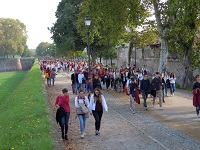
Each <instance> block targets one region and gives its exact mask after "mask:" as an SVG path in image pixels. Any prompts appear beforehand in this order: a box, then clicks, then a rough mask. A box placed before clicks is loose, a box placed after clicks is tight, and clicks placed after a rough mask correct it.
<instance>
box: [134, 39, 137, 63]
mask: <svg viewBox="0 0 200 150" xmlns="http://www.w3.org/2000/svg"><path fill="white" fill-rule="evenodd" d="M136 40H137V36H136V35H134V36H133V41H134V44H135V66H137V65H136Z"/></svg>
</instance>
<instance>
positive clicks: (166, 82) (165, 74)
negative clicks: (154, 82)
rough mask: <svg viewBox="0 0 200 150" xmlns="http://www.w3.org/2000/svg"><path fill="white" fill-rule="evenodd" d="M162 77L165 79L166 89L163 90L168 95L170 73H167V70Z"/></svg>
mask: <svg viewBox="0 0 200 150" xmlns="http://www.w3.org/2000/svg"><path fill="white" fill-rule="evenodd" d="M162 78H163V80H164V84H163V86H164V90H163V94H164V95H165V96H167V89H168V81H169V77H168V74H167V71H164V72H163V74H162Z"/></svg>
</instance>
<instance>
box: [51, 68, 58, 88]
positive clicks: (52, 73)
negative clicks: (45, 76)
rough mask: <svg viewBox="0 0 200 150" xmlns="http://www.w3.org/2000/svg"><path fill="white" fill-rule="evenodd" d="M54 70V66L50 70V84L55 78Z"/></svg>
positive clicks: (52, 83)
mask: <svg viewBox="0 0 200 150" xmlns="http://www.w3.org/2000/svg"><path fill="white" fill-rule="evenodd" d="M56 75H57V74H56V70H55V69H54V68H52V71H51V75H50V80H51V82H50V83H51V85H53V86H54V83H55V78H56Z"/></svg>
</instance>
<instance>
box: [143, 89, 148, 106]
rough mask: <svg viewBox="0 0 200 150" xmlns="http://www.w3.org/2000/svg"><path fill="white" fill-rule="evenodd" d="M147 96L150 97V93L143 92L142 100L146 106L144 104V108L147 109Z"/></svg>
mask: <svg viewBox="0 0 200 150" xmlns="http://www.w3.org/2000/svg"><path fill="white" fill-rule="evenodd" d="M147 96H148V93H147V92H146V91H142V98H143V99H144V104H143V107H145V108H146V107H147Z"/></svg>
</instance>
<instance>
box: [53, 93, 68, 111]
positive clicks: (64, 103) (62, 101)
mask: <svg viewBox="0 0 200 150" xmlns="http://www.w3.org/2000/svg"><path fill="white" fill-rule="evenodd" d="M69 102H70V100H69V95H64V96H57V98H56V102H55V105H58V106H60V107H63V108H64V109H65V112H70V106H69Z"/></svg>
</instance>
